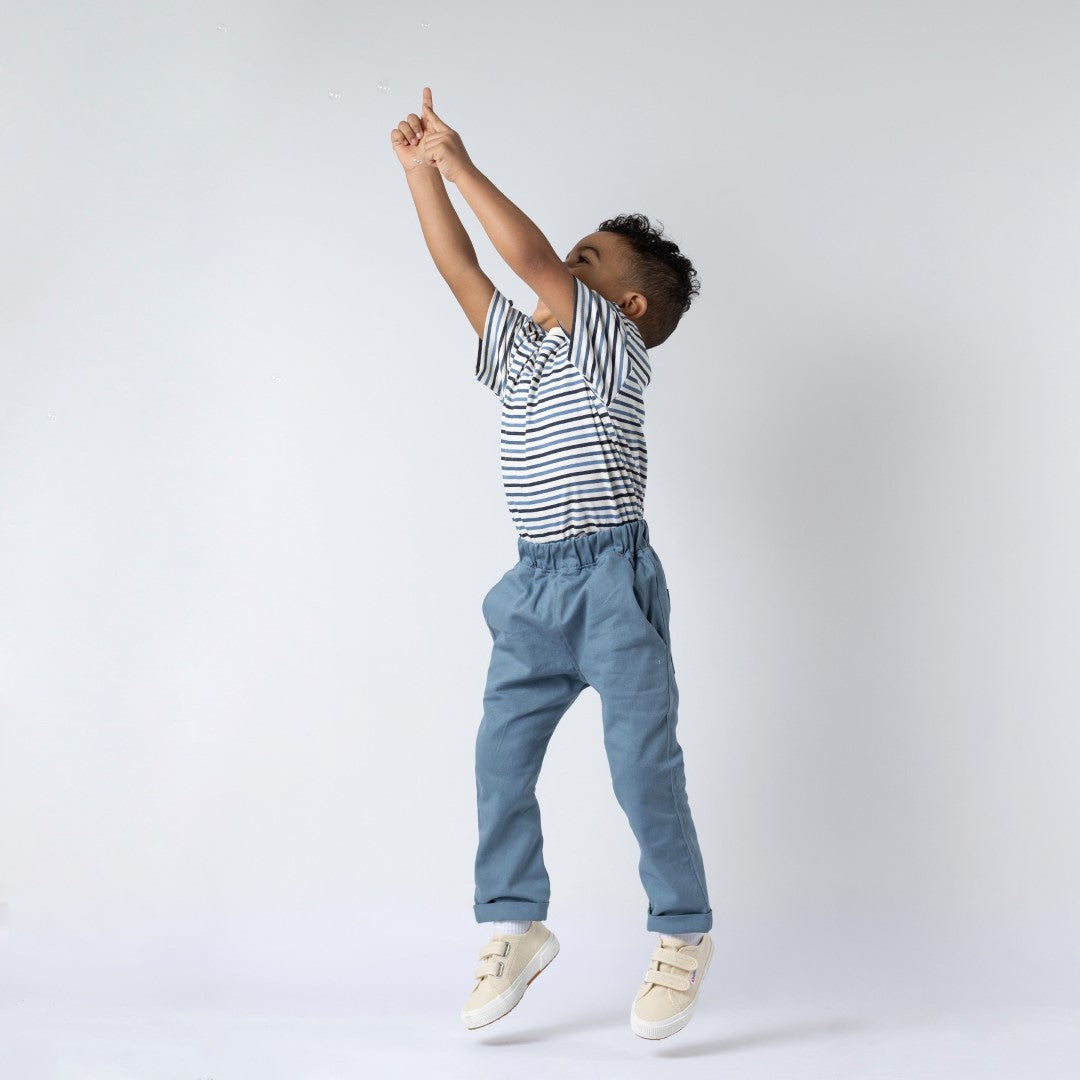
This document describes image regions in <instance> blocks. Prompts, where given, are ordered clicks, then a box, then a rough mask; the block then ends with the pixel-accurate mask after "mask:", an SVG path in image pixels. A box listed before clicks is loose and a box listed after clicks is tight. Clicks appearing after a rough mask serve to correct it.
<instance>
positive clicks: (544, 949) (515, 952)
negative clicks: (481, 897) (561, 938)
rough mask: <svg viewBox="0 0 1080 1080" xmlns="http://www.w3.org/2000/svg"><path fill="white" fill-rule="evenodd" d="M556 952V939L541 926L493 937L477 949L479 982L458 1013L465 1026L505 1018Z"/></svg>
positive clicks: (557, 944) (536, 924) (476, 977)
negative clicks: (479, 961) (478, 954)
mask: <svg viewBox="0 0 1080 1080" xmlns="http://www.w3.org/2000/svg"><path fill="white" fill-rule="evenodd" d="M558 952H559V942H558V939H557V938H556V937H555V935H554V934H553V933H552V932H551V931H550V930H549V929H548V928H547V927H546V926H545V925H544V924H543V923H542V922H534V923H533V924H532V926H530V927H529V929H528V930H527V931H526V932H525V933H524V934H493V935H492V937H491V940H490V941H489V942H488V943H487V944H486V945H484V946H483V947H482V948H481V949H480V959H481V960H482V961H483V963H482V964H480V966H479V967H478V968H477V969H476V971H475V972H474V973H473V977H474V978H475V979H477V980H478V982H477V984H476V985H475V986H474V987H473V990H472V993H471V994H470V995H469V997H468V999H467V1000H466V1002H465V1007H464V1008H463V1009H462V1010H461V1019H462V1020H464V1021H465V1026H466V1027H467V1028H478V1027H483V1026H484V1025H485V1024H490V1023H492V1022H493V1021H495V1020H498V1019H499V1018H500V1017H502V1016H505V1015H506V1014H507V1013H508V1012H509V1011H510V1010H511V1009H512V1008H513V1007H514V1006H515V1005H516V1004H517V1003H518V1002H519V1001H520V1000H521V999H522V997H523V996H524V994H525V988H526V987H527V986H528V985H529V983H531V982H532V981H533V979H535V978H536V976H537V975H539V974H540V972H541V971H543V970H544V968H546V967H547V966H548V964H550V963H551V961H552V960H554V959H555V957H556V955H558Z"/></svg>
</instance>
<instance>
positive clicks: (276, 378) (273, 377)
mask: <svg viewBox="0 0 1080 1080" xmlns="http://www.w3.org/2000/svg"><path fill="white" fill-rule="evenodd" d="M270 378H271V379H273V380H274V382H281V381H282V379H281V376H280V375H271V376H270Z"/></svg>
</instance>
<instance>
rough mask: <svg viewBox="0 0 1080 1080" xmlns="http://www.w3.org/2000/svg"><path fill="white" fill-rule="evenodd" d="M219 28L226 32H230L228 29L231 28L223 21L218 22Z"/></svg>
mask: <svg viewBox="0 0 1080 1080" xmlns="http://www.w3.org/2000/svg"><path fill="white" fill-rule="evenodd" d="M217 28H218V29H219V30H221V31H223V32H224V33H228V30H229V28H228V27H227V26H226V25H225V24H224V23H223V22H219V23H218V24H217Z"/></svg>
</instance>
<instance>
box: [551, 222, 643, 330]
mask: <svg viewBox="0 0 1080 1080" xmlns="http://www.w3.org/2000/svg"><path fill="white" fill-rule="evenodd" d="M621 242H622V241H621V240H620V238H619V235H618V233H612V232H594V233H589V235H588V236H583V237H582V238H581V239H580V240H579V241H578V242H577V244H575V245H574V247H573V248H572V249H571V250H570V254H569V255H567V256H566V259H565V260H564V261H565V262H566V268H567V269H568V270H569V271H570V273H571V274H573V275H574V277H576V278H579V279H580V280H581V281H583V282H584V283H585V284H586V285H588V286H589V288H590V289H595V290H596V291H597V292H598V293H599V294H600V295H601V296H602V297H604V299H605V300H611V301H612V302H613V303H616V304H619V303H621V302H622V299H623V294H624V293H625V292H626V291H627V290H626V289H625V287H624V285H623V284H622V264H621V261H620V257H621V255H622V251H621V250H620V244H621ZM533 322H535V323H537V324H539V325H540V326H541V327H542V328H543V329H544V330H545V331H547V330H553V329H554V328H555V327H556V326H557V325H558V320H557V319H556V318H555V316H554V315H552V313H551V312H550V311H549V310H548V308H547V305H546V304H545V303H544V301H543V300H540V299H539V298H538V299H537V302H536V311H535V312H533Z"/></svg>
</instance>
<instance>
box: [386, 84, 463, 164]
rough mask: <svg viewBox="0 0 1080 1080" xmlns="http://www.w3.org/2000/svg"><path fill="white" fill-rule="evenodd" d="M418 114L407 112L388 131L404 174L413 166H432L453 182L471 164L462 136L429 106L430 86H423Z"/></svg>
mask: <svg viewBox="0 0 1080 1080" xmlns="http://www.w3.org/2000/svg"><path fill="white" fill-rule="evenodd" d="M420 111H421V115H420V116H417V115H416V113H409V115H408V116H407V117H406V118H405V119H404V120H402V121H401V123H400V124H398V126H397V127H396V128H394V129H393V130H392V131H391V132H390V142H391V144H392V145H393V147H394V151H395V153H396V154H397V156H398V160H399V161H400V162H401V165H402V168H404V170H405V172H406V173H410V172H412V171H413V170H414V169H420V168H424V167H425V166H434V167H435V168H437V169H438V170H439V172H440V173H442V175H443V178H444V179H446V180H449V181H450V182H451V183H456V182H457V178H458V177H459V176H460V175H461V173H462V172H463V171H464V170H465V169H469V168H471V167H472V160H471V159H470V157H469V155H468V153H467V152H466V150H465V146H464V144H463V143H462V141H461V136H460V135H458V133H457V132H456V131H454V129H453V128H452V127H450V125H449V124H447V123H444V122H443V121H442V120H441V119H439V117H438V116H437V115H436V114H435V110H434V109H433V108H432V107H431V87H429V86H425V87H424V100H423V104H422V105H421V106H420Z"/></svg>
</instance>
